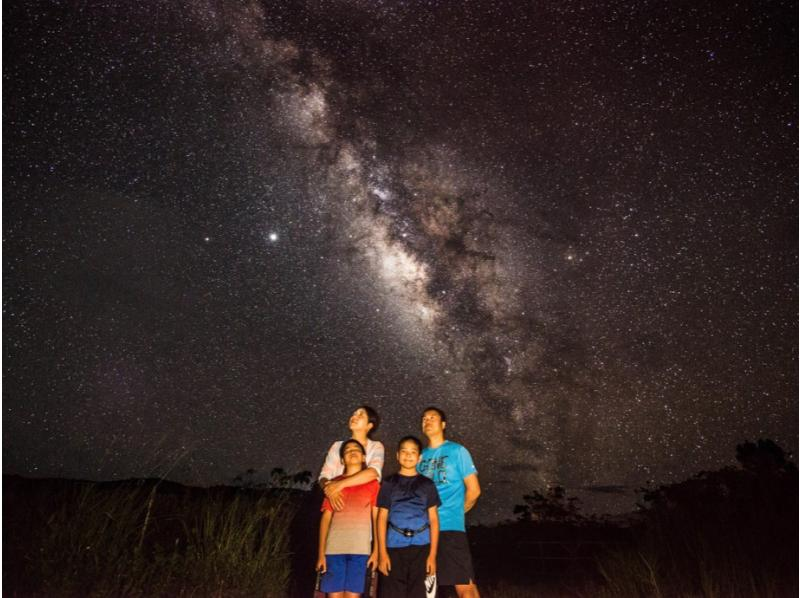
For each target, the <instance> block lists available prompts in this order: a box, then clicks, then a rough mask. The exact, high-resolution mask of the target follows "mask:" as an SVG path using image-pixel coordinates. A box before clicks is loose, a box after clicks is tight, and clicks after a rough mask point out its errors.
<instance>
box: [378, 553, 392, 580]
mask: <svg viewBox="0 0 800 598" xmlns="http://www.w3.org/2000/svg"><path fill="white" fill-rule="evenodd" d="M391 570H392V561H391V559H390V558H389V555H388V554H382V555H381V558H380V560H379V561H378V571H380V572H381V573H383V574H384V575H385V576H387V577H388V576H389V571H391Z"/></svg>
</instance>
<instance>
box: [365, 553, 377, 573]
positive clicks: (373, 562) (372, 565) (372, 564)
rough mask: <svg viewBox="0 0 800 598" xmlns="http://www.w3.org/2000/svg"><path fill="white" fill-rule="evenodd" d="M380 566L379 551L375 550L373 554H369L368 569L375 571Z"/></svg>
mask: <svg viewBox="0 0 800 598" xmlns="http://www.w3.org/2000/svg"><path fill="white" fill-rule="evenodd" d="M377 568H378V551H377V550H373V551H372V554H370V555H369V559H367V569H369V570H370V571H374V570H375V569H377Z"/></svg>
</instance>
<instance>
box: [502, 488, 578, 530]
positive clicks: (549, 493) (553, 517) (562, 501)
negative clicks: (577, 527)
mask: <svg viewBox="0 0 800 598" xmlns="http://www.w3.org/2000/svg"><path fill="white" fill-rule="evenodd" d="M522 500H524V501H525V504H523V505H516V506H515V507H514V514H515V515H517V518H518V519H519V520H520V521H561V522H564V521H572V522H575V521H579V520H581V519H582V517H581V515H580V514H579V513H578V504H579V503H580V500H579V499H577V498H576V497H574V496H570V497H567V493H566V490H565V489H564V488H563V487H562V486H548V487H547V489H546V490H545V493H544V494H542V493H541V492H539V491H538V490H534V492H533V494H526V495H524V496H523V497H522Z"/></svg>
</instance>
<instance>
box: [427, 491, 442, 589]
mask: <svg viewBox="0 0 800 598" xmlns="http://www.w3.org/2000/svg"><path fill="white" fill-rule="evenodd" d="M428 521H429V522H430V526H431V550H430V552H429V553H428V560H427V561H426V563H425V571H426V572H427V573H428V575H436V553H437V552H438V551H439V509H437V508H436V507H435V506H434V507H428Z"/></svg>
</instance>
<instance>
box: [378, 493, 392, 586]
mask: <svg viewBox="0 0 800 598" xmlns="http://www.w3.org/2000/svg"><path fill="white" fill-rule="evenodd" d="M388 520H389V509H385V508H383V507H381V508H379V509H378V555H379V560H378V570H379V571H380V572H381V573H383V574H384V575H389V571H391V569H392V563H391V561H390V560H389V551H388V550H386V528H387V527H388V526H387V524H386V522H387V521H388Z"/></svg>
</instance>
